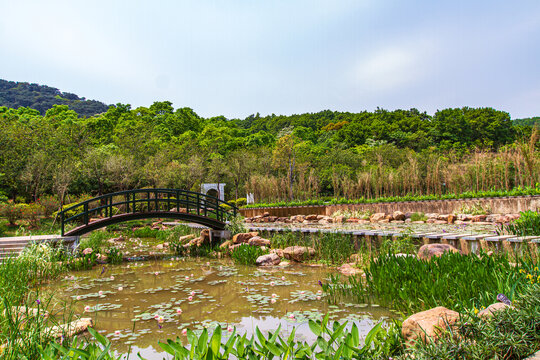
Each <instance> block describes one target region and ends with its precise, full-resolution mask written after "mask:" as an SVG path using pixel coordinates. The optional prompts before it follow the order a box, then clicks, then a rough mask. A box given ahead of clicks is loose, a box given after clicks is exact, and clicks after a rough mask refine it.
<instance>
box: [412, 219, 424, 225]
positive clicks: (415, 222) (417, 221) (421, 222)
mask: <svg viewBox="0 0 540 360" xmlns="http://www.w3.org/2000/svg"><path fill="white" fill-rule="evenodd" d="M407 220H409V219H407ZM425 223H426V222H425V221H424V220H416V221H411V224H425Z"/></svg>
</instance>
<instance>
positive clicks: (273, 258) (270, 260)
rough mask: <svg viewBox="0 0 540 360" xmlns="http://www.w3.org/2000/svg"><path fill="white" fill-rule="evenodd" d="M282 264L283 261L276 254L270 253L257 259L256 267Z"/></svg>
mask: <svg viewBox="0 0 540 360" xmlns="http://www.w3.org/2000/svg"><path fill="white" fill-rule="evenodd" d="M280 262H281V259H280V258H279V256H277V254H276V253H270V254H266V255H261V256H259V257H258V258H257V260H256V261H255V265H257V266H271V265H277V264H279V263H280Z"/></svg>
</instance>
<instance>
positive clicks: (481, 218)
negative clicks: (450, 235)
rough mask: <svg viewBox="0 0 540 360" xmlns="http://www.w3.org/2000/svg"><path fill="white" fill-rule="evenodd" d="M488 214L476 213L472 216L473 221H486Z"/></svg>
mask: <svg viewBox="0 0 540 360" xmlns="http://www.w3.org/2000/svg"><path fill="white" fill-rule="evenodd" d="M486 217H487V215H474V216H473V217H472V222H484V221H486Z"/></svg>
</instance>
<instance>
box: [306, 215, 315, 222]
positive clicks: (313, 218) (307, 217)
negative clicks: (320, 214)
mask: <svg viewBox="0 0 540 360" xmlns="http://www.w3.org/2000/svg"><path fill="white" fill-rule="evenodd" d="M304 219H305V220H310V221H314V220H318V219H317V215H315V214H311V215H306V216H305V218H304Z"/></svg>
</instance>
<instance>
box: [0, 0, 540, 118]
mask: <svg viewBox="0 0 540 360" xmlns="http://www.w3.org/2000/svg"><path fill="white" fill-rule="evenodd" d="M0 11H1V13H2V17H1V20H0V78H3V79H6V80H14V81H27V82H35V83H39V84H44V85H49V86H53V87H56V88H58V89H60V90H61V91H67V92H72V93H76V94H77V95H79V96H84V97H86V98H88V99H95V100H100V101H103V102H105V103H107V104H111V103H118V102H121V103H129V104H131V105H132V106H133V107H136V106H149V105H151V104H152V103H153V102H154V101H162V100H169V101H172V102H173V106H174V107H176V108H178V107H184V106H187V107H191V108H193V109H194V110H195V111H196V112H197V113H199V114H200V115H202V116H205V117H209V116H217V115H225V116H226V117H229V118H233V117H239V118H244V117H246V116H248V115H250V114H254V113H257V112H259V113H261V115H265V114H271V113H275V114H293V113H304V112H317V111H320V110H324V109H331V110H338V111H351V112H360V111H363V110H370V111H372V110H374V109H376V108H377V107H381V108H385V109H389V110H393V109H398V108H401V109H409V108H412V107H415V108H418V109H419V110H421V111H427V112H428V113H430V114H433V113H434V112H435V111H436V110H437V109H443V108H447V107H462V106H472V107H479V106H490V107H494V108H497V109H500V110H505V111H508V112H509V113H510V114H511V116H512V118H521V117H529V116H539V115H540V1H538V0H530V1H527V0H524V1H520V0H515V1H508V0H506V1H498V0H490V1H474V0H468V1H461V0H453V1H435V0H425V1H407V0H395V1H389V0H329V1H317V0H298V1H297V0H282V1H281V0H279V1H278V0H219V1H210V0H192V1H157V0H156V1H135V0H131V1H114V0H108V1H74V0H69V1H25V0H17V1H13V0H0Z"/></svg>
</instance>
